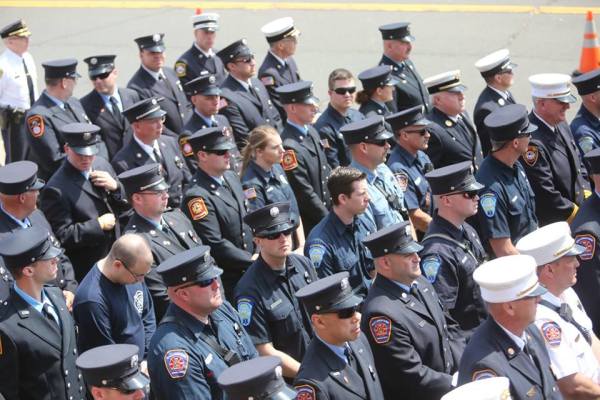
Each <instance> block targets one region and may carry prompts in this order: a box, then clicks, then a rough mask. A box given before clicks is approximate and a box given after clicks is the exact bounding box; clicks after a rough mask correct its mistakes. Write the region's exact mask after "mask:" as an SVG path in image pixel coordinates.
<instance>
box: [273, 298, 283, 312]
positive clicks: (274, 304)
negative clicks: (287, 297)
mask: <svg viewBox="0 0 600 400" xmlns="http://www.w3.org/2000/svg"><path fill="white" fill-rule="evenodd" d="M280 304H281V299H279V300H277V301H276V302H274V303H273V304H271V310H274V309H275V308H276V307H277V306H279V305H280Z"/></svg>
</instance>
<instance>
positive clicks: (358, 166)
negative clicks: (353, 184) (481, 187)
mask: <svg viewBox="0 0 600 400" xmlns="http://www.w3.org/2000/svg"><path fill="white" fill-rule="evenodd" d="M350 166H352V167H354V168H356V169H358V170H359V171H361V172H364V173H365V174H367V182H369V183H373V181H374V180H375V178H377V172H375V171H371V170H370V169H368V168H367V167H365V166H364V165H362V164H359V163H357V162H356V161H354V160H352V162H350Z"/></svg>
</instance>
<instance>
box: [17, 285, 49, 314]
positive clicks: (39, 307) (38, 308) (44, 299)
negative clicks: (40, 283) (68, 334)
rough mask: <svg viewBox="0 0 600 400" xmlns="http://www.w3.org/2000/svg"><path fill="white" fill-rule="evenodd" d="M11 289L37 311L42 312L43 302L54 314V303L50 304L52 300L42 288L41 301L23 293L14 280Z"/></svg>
mask: <svg viewBox="0 0 600 400" xmlns="http://www.w3.org/2000/svg"><path fill="white" fill-rule="evenodd" d="M13 289H14V290H15V293H17V294H18V295H19V296H21V298H22V299H23V300H25V302H26V303H27V304H29V305H30V306H31V307H32V308H34V309H35V310H36V311H38V312H39V313H41V312H42V308H43V307H44V304H49V305H50V308H52V310H53V311H54V313H55V314H56V310H55V309H54V304H52V302H51V301H50V299H49V298H48V296H46V293H45V292H44V290H43V289H42V302H41V303H40V302H39V301H37V300H36V299H34V298H33V297H31V296H30V295H28V294H27V293H25V292H24V291H23V290H21V289H19V287H18V286H17V283H16V282H15V283H14V285H13ZM56 316H57V317H58V315H56ZM57 321H58V319H57Z"/></svg>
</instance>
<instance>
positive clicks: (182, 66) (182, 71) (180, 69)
mask: <svg viewBox="0 0 600 400" xmlns="http://www.w3.org/2000/svg"><path fill="white" fill-rule="evenodd" d="M175 73H177V77H178V78H183V77H184V76H186V75H187V64H186V63H184V62H183V61H178V62H176V63H175Z"/></svg>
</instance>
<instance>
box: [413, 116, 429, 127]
mask: <svg viewBox="0 0 600 400" xmlns="http://www.w3.org/2000/svg"><path fill="white" fill-rule="evenodd" d="M431 124H433V122H431V121H430V120H428V119H427V118H425V117H421V118H420V119H419V120H417V121H415V122H413V123H412V124H410V125H419V126H427V125H431Z"/></svg>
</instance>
